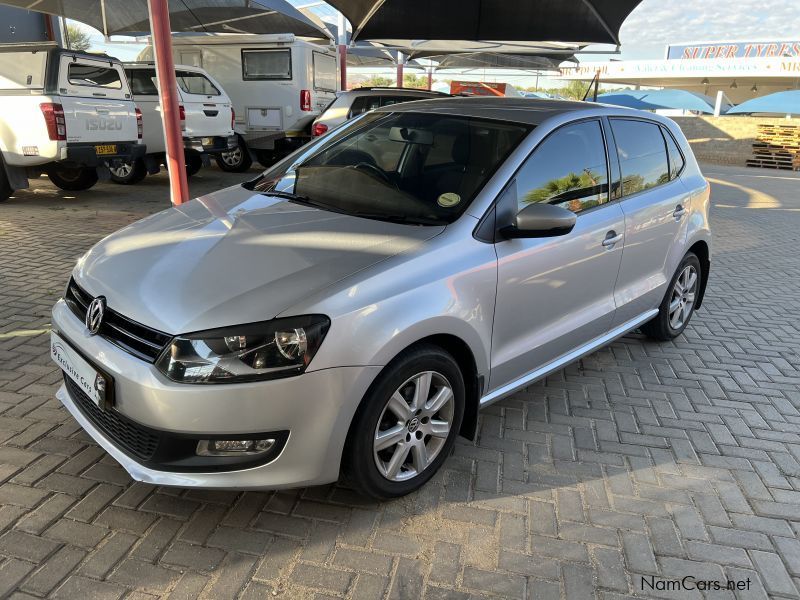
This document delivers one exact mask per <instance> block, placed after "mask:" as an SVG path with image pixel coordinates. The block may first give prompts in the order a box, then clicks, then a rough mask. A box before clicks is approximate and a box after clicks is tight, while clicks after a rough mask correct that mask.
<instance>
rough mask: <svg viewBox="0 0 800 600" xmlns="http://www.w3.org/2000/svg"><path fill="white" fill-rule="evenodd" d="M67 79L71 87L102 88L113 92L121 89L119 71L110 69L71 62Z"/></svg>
mask: <svg viewBox="0 0 800 600" xmlns="http://www.w3.org/2000/svg"><path fill="white" fill-rule="evenodd" d="M67 78H68V79H69V82H70V83H71V84H72V85H87V86H92V87H104V88H110V89H114V90H118V89H121V88H122V80H121V79H120V77H119V71H117V70H116V69H113V68H110V67H103V66H99V65H87V64H82V63H77V62H71V63H69V68H68V69H67Z"/></svg>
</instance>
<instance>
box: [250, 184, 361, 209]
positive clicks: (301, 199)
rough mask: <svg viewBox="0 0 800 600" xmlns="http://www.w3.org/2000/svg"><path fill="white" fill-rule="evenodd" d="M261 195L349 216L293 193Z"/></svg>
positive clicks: (276, 192) (333, 207) (278, 192)
mask: <svg viewBox="0 0 800 600" xmlns="http://www.w3.org/2000/svg"><path fill="white" fill-rule="evenodd" d="M261 193H262V194H264V195H265V196H277V197H278V198H286V199H287V200H288V201H289V202H296V203H297V204H303V205H305V206H311V207H313V208H319V209H321V210H327V211H330V212H335V213H342V214H350V213H348V212H347V211H345V210H343V209H341V208H339V207H338V206H333V205H331V204H325V203H324V202H320V201H318V200H312V199H311V198H309V197H308V196H303V195H301V194H295V193H294V192H286V191H278V190H273V191H271V192H261Z"/></svg>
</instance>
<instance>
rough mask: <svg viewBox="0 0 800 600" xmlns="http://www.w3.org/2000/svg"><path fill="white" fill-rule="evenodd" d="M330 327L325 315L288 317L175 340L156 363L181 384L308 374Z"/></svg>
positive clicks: (229, 381) (192, 334) (188, 335)
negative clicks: (305, 372)
mask: <svg viewBox="0 0 800 600" xmlns="http://www.w3.org/2000/svg"><path fill="white" fill-rule="evenodd" d="M330 324H331V322H330V320H329V319H328V317H325V316H323V315H308V316H303V317H287V318H284V319H274V320H272V321H266V322H264V323H254V324H252V325H237V326H234V327H224V328H221V329H209V330H207V331H199V332H197V333H190V334H187V335H180V336H177V337H175V338H174V339H173V340H172V342H170V345H169V346H167V348H166V349H165V350H164V352H162V354H161V356H160V357H159V358H158V360H157V361H156V366H157V367H158V368H159V370H161V372H162V373H164V374H165V375H166V376H167V377H169V378H170V379H172V380H173V381H178V382H180V383H241V382H245V381H257V380H260V379H277V378H279V377H291V376H292V375H298V374H300V373H302V372H303V371H305V369H306V367H307V366H308V363H310V362H311V359H312V358H314V354H316V352H317V350H318V349H319V346H320V344H321V343H322V340H323V338H324V337H325V334H326V333H327V332H328V327H329V326H330Z"/></svg>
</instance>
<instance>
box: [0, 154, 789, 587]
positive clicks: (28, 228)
mask: <svg viewBox="0 0 800 600" xmlns="http://www.w3.org/2000/svg"><path fill="white" fill-rule="evenodd" d="M706 172H707V175H708V176H709V177H711V178H712V180H713V198H714V209H713V214H712V216H713V227H714V234H715V247H714V260H713V272H712V276H711V281H710V284H709V289H708V294H707V299H706V304H705V306H704V308H703V310H702V311H701V312H700V313H698V314H697V315H696V316H695V318H694V320H693V321H692V324H691V326H690V327H689V328H688V329H687V331H686V333H685V335H683V336H682V337H681V338H679V339H678V340H676V341H675V342H674V343H668V344H656V343H652V342H649V341H646V340H645V339H643V338H642V336H640V335H638V334H632V335H629V336H627V337H625V338H624V339H622V340H620V341H618V342H616V343H614V344H613V345H612V346H610V347H609V348H606V349H604V350H602V351H600V352H597V353H595V354H593V355H592V356H589V357H588V358H586V359H584V360H582V361H580V362H577V363H575V364H573V365H570V366H569V367H568V368H567V369H565V370H563V371H561V372H559V373H556V374H554V375H553V376H551V377H549V378H548V379H547V381H546V382H541V383H539V384H536V385H534V386H532V387H530V388H528V389H527V390H526V391H524V392H521V393H518V394H516V395H514V396H513V397H511V398H509V399H507V400H505V401H503V402H501V403H498V404H496V405H494V406H492V407H491V408H489V409H488V410H486V411H485V412H484V413H483V414H482V416H481V427H480V435H479V438H478V440H477V442H476V443H474V444H473V443H467V442H463V443H459V445H458V446H457V448H456V451H455V454H454V456H452V457H451V458H449V460H448V461H447V463H446V465H445V468H444V469H443V470H442V472H441V473H440V474H439V475H437V477H436V478H435V479H434V480H433V481H432V482H431V483H430V484H429V485H427V486H426V487H425V488H424V489H423V490H422V491H420V492H419V493H417V494H415V495H412V496H409V497H407V498H404V499H400V500H397V501H394V502H388V503H385V504H374V503H368V502H365V501H364V500H362V499H359V498H357V497H354V495H353V494H352V492H350V491H349V490H347V489H345V488H341V487H337V486H327V487H321V488H311V489H304V490H296V491H286V492H279V493H271V492H265V493H237V492H205V491H197V490H195V491H191V490H176V489H166V488H159V487H154V486H149V485H143V484H139V483H134V482H132V481H131V480H130V478H129V477H128V476H127V474H126V473H125V472H124V471H123V470H122V469H121V468H120V467H119V466H118V465H117V464H116V463H115V462H114V461H113V460H112V459H110V458H109V457H108V456H107V455H106V454H105V453H104V452H103V451H102V450H101V449H100V448H98V446H97V445H95V444H94V443H93V442H92V441H91V440H90V439H89V438H88V437H87V436H86V435H84V434H83V433H82V431H81V430H80V428H79V427H78V426H77V424H76V423H75V422H74V421H73V419H72V418H71V417H70V416H69V415H68V414H67V413H66V411H65V410H64V409H62V408H61V407H60V405H59V403H58V402H57V401H56V400H55V399H54V397H53V394H54V392H55V390H56V387H57V385H58V381H59V378H60V375H59V372H58V371H57V369H56V368H55V367H54V366H53V365H52V364H51V363H50V361H49V358H48V348H47V347H48V337H47V333H46V331H47V329H48V326H49V311H50V307H51V305H52V304H53V302H54V301H55V299H56V298H57V297H58V296H59V294H60V293H61V291H62V289H63V286H64V283H65V282H66V280H67V277H68V275H69V272H70V270H71V268H72V266H73V264H74V261H75V259H76V258H77V257H78V256H79V255H80V254H81V253H83V252H84V251H85V250H86V249H87V248H88V247H89V246H90V245H91V244H92V243H93V242H95V241H96V240H97V239H99V238H100V237H101V236H103V235H105V234H107V233H109V232H111V231H113V230H115V229H118V228H119V227H121V226H123V225H125V224H126V223H129V222H131V221H133V220H135V219H137V218H139V217H141V216H144V215H146V214H149V213H151V212H154V211H156V210H158V209H159V208H160V207H162V206H164V203H165V199H166V178H165V177H164V176H159V177H156V178H148V179H147V180H146V181H145V182H144V183H143V184H142V185H139V186H136V187H132V188H125V187H118V186H113V185H103V184H101V185H98V186H97V187H96V188H95V189H93V190H91V191H89V192H84V193H81V194H80V195H79V197H78V198H75V197H73V196H70V195H69V194H67V193H64V192H58V191H55V190H54V189H53V188H52V186H50V185H49V183H48V182H47V181H46V180H43V181H41V182H36V183H35V184H34V187H33V189H32V190H30V191H25V192H19V193H18V194H17V197H16V198H15V199H12V200H10V201H9V202H8V203H6V204H4V205H2V206H0V597H3V596H6V595H13V597H15V598H29V597H53V598H84V597H85V598H120V597H126V598H137V599H138V598H152V597H160V596H169V597H170V598H193V597H202V598H233V597H242V598H263V597H285V598H320V599H321V598H332V597H345V598H367V599H374V598H419V597H425V598H453V599H460V598H483V597H486V598H497V597H507V598H537V599H538V598H576V599H585V598H591V597H597V598H601V599H605V600H622V599H623V598H625V597H629V596H637V597H658V598H702V597H708V598H746V599H750V598H754V599H755V598H764V597H775V598H798V597H800V594H799V593H798V589H800V541H798V537H799V534H800V412H798V411H799V410H800V372H798V352H800V341H798V339H799V338H798V325H797V314H798V312H800V259H798V247H800V246H799V244H798V242H800V177H797V176H796V175H794V174H792V173H786V172H780V171H759V170H753V169H750V170H746V169H737V168H725V167H715V166H708V167H707V168H706ZM244 177H245V176H241V175H239V176H233V175H226V174H223V173H220V172H218V171H215V170H210V171H204V172H202V174H201V176H200V177H198V178H196V179H194V180H193V183H192V185H193V188H194V189H193V192H194V193H200V192H203V191H208V190H211V189H215V188H218V187H221V186H223V185H227V184H232V183H235V182H236V181H238V180H241V179H244ZM686 575H692V576H694V577H696V578H697V579H698V580H700V579H702V580H717V581H721V582H725V581H726V580H732V581H742V582H745V581H746V580H748V579H749V580H750V589H749V590H746V591H741V590H740V591H735V592H734V591H728V590H721V591H711V592H702V591H698V590H688V591H686V590H684V591H680V592H679V591H663V590H658V589H655V590H651V589H649V588H648V587H647V586H645V588H644V589H643V583H642V577H645V578H648V581H653V582H655V583H656V584H657V583H658V582H659V581H661V582H662V583H663V582H665V581H667V580H670V579H674V578H682V577H684V576H686ZM650 576H654V579H652V580H651V579H649V577H650Z"/></svg>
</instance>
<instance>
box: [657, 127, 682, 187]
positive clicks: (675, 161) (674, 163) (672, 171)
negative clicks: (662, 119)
mask: <svg viewBox="0 0 800 600" xmlns="http://www.w3.org/2000/svg"><path fill="white" fill-rule="evenodd" d="M661 133H663V134H664V139H665V140H666V141H667V154H669V178H670V179H675V178H676V177H677V176H678V175H680V174H681V171H683V167H684V165H685V164H686V161H685V160H684V158H683V154H681V151H680V149H679V148H678V144H677V143H675V138H673V137H672V134H671V133H670V132H669V131H667V130H666V129H665V128H663V127H662V128H661Z"/></svg>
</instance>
